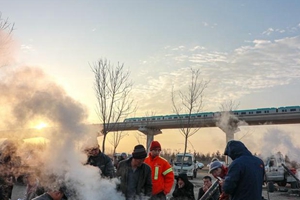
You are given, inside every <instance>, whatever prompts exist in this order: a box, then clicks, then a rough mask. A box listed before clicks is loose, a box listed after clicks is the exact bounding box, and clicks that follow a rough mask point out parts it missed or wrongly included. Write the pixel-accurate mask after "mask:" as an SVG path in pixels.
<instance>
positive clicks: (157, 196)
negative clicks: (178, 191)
mask: <svg viewBox="0 0 300 200" xmlns="http://www.w3.org/2000/svg"><path fill="white" fill-rule="evenodd" d="M160 151H161V146H160V144H159V142H157V141H152V143H151V145H150V153H149V155H148V157H147V158H146V159H145V161H144V162H145V163H146V164H148V165H149V166H150V167H151V176H152V184H153V187H152V198H151V199H152V200H166V195H167V194H168V193H169V192H170V191H171V189H172V186H173V183H174V173H173V169H172V166H171V165H170V164H169V162H168V161H167V160H166V159H164V158H162V157H160V155H159V154H160Z"/></svg>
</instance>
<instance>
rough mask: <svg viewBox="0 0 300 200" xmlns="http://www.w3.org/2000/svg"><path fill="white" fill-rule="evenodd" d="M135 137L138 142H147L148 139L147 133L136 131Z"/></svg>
mask: <svg viewBox="0 0 300 200" xmlns="http://www.w3.org/2000/svg"><path fill="white" fill-rule="evenodd" d="M134 137H135V139H136V141H137V143H138V144H144V143H146V142H145V141H146V140H147V136H146V135H145V134H143V133H140V132H137V133H134ZM142 140H143V141H142Z"/></svg>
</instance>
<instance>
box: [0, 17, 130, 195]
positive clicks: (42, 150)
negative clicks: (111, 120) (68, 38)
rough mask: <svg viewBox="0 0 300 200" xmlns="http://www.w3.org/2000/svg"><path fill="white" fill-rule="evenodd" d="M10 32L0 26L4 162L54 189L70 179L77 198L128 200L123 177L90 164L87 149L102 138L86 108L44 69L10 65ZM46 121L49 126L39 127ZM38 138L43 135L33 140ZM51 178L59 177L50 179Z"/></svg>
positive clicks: (0, 128)
mask: <svg viewBox="0 0 300 200" xmlns="http://www.w3.org/2000/svg"><path fill="white" fill-rule="evenodd" d="M0 20H1V18H0ZM0 22H1V21H0ZM5 31H7V30H4V29H1V28H0V94H1V95H0V118H1V121H0V132H1V133H0V134H1V136H2V137H5V138H2V139H1V142H0V147H1V148H0V150H1V154H0V155H1V156H0V159H1V161H3V160H7V158H9V157H11V160H10V162H12V163H14V164H15V167H14V170H13V171H12V173H13V175H14V176H15V177H18V176H20V175H24V174H31V175H32V176H34V177H37V178H38V179H39V181H40V183H41V184H44V186H49V187H52V185H56V184H59V183H60V182H61V181H62V182H64V183H65V184H66V186H67V188H70V189H71V191H76V199H80V200H90V199H103V200H106V199H107V200H108V199H116V200H117V199H118V200H119V199H124V197H122V196H121V194H120V193H118V192H117V191H116V184H117V182H118V180H116V179H112V180H106V179H102V178H101V176H100V171H99V168H98V167H93V166H89V165H85V162H86V160H87V156H86V154H84V152H83V148H84V147H86V146H89V145H92V144H91V143H92V142H94V143H95V142H97V131H95V130H92V131H91V130H90V129H88V128H87V126H86V123H87V121H86V120H87V116H88V113H87V111H86V108H85V107H84V106H83V105H82V104H80V103H79V102H77V101H75V100H74V99H72V98H71V97H70V96H68V95H67V93H66V92H65V90H64V89H63V88H61V87H60V86H59V85H57V84H56V83H55V82H53V81H52V80H51V79H50V78H49V77H48V76H47V75H46V74H45V73H44V72H43V71H42V70H41V69H38V68H33V67H26V66H19V67H18V66H17V67H16V66H14V67H12V66H10V63H11V61H13V59H14V58H13V54H12V53H11V50H12V49H13V48H12V43H11V34H9V33H7V32H5ZM40 122H43V123H45V124H48V127H47V128H44V129H40V130H37V129H34V128H33V127H34V126H35V125H37V123H40ZM98 131H99V130H98ZM33 136H34V137H38V138H39V139H41V138H43V139H41V140H40V141H39V142H30V141H33V139H28V138H30V137H33ZM26 138H27V139H26ZM41 141H42V142H41ZM1 170H2V171H1V173H4V172H6V171H7V170H8V169H7V168H1ZM51 176H52V177H57V179H56V180H55V181H54V182H52V183H49V181H50V180H51V179H49V177H51ZM20 198H21V197H20ZM71 199H75V195H73V198H72V197H71Z"/></svg>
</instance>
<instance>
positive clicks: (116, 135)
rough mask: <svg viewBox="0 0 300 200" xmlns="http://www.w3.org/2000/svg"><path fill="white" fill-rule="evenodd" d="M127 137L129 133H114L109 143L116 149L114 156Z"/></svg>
mask: <svg viewBox="0 0 300 200" xmlns="http://www.w3.org/2000/svg"><path fill="white" fill-rule="evenodd" d="M125 136H128V133H125V132H122V131H114V132H113V133H112V138H109V139H108V141H109V143H110V144H111V145H112V146H113V147H114V150H113V151H114V152H113V155H114V154H115V153H116V149H117V147H118V146H119V144H120V141H121V139H123V138H124V137H125Z"/></svg>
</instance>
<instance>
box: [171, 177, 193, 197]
mask: <svg viewBox="0 0 300 200" xmlns="http://www.w3.org/2000/svg"><path fill="white" fill-rule="evenodd" d="M176 181H177V182H176V186H175V189H174V191H173V193H172V197H171V199H170V200H195V195H194V185H193V183H191V182H190V181H189V180H188V177H187V174H186V173H180V174H179V175H178V177H176Z"/></svg>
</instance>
